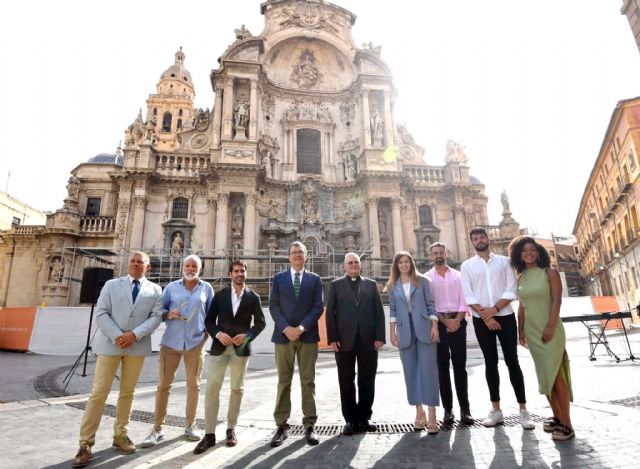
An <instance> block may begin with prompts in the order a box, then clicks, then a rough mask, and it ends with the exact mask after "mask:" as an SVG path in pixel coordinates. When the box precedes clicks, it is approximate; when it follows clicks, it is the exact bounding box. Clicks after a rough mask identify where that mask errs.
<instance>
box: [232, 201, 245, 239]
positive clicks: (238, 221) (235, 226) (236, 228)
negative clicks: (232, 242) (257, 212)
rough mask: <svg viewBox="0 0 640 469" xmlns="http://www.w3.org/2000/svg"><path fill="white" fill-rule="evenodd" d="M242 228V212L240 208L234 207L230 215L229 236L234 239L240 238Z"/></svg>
mask: <svg viewBox="0 0 640 469" xmlns="http://www.w3.org/2000/svg"><path fill="white" fill-rule="evenodd" d="M243 228H244V212H243V210H242V207H240V206H239V205H236V206H235V207H234V209H233V213H232V214H231V236H233V237H234V238H236V237H241V236H242V229H243Z"/></svg>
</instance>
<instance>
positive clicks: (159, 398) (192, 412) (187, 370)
mask: <svg viewBox="0 0 640 469" xmlns="http://www.w3.org/2000/svg"><path fill="white" fill-rule="evenodd" d="M205 342H206V338H205V339H203V340H202V342H200V343H199V344H198V345H196V346H195V347H194V348H192V349H190V350H175V349H172V348H171V347H167V346H165V345H161V346H160V371H159V382H158V391H157V392H156V410H155V417H154V421H153V425H154V427H155V430H156V431H160V430H161V429H162V426H163V425H164V419H165V417H166V416H167V406H168V405H169V394H171V386H172V385H173V380H174V379H175V377H176V371H177V370H178V366H179V365H180V359H182V358H184V374H185V378H186V381H187V402H186V406H185V407H186V410H185V416H186V419H185V424H186V426H187V427H190V426H192V425H193V424H194V422H195V421H196V411H197V410H198V398H199V396H200V376H201V375H202V367H203V365H204V356H203V354H202V349H203V348H204V343H205Z"/></svg>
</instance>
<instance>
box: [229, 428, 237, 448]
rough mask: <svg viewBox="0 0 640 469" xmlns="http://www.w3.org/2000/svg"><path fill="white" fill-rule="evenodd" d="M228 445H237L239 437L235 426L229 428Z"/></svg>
mask: <svg viewBox="0 0 640 469" xmlns="http://www.w3.org/2000/svg"><path fill="white" fill-rule="evenodd" d="M226 444H227V446H235V445H237V444H238V439H237V438H236V432H235V430H234V429H233V428H227V441H226Z"/></svg>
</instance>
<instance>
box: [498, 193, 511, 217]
mask: <svg viewBox="0 0 640 469" xmlns="http://www.w3.org/2000/svg"><path fill="white" fill-rule="evenodd" d="M500 202H501V203H502V213H511V210H510V209H509V196H508V195H507V191H505V190H503V191H502V195H501V196H500Z"/></svg>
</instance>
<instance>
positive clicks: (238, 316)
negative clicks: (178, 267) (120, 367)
mask: <svg viewBox="0 0 640 469" xmlns="http://www.w3.org/2000/svg"><path fill="white" fill-rule="evenodd" d="M229 274H230V276H231V285H230V286H228V287H225V288H223V289H222V290H220V291H219V292H218V293H216V295H215V296H214V297H213V301H212V302H211V306H210V308H209V312H208V313H207V317H206V318H205V321H204V324H205V327H206V329H207V332H208V333H209V334H210V335H211V338H212V340H213V342H212V345H211V351H210V353H211V356H210V357H209V363H208V375H207V389H206V391H205V398H204V399H205V402H204V405H205V407H204V420H205V435H204V437H203V438H202V440H200V442H199V443H198V445H197V446H196V447H195V449H194V450H193V452H194V454H201V453H204V452H205V451H206V450H208V449H209V448H211V447H212V446H214V445H215V444H216V433H215V431H216V423H217V420H218V409H219V408H220V388H222V382H223V381H224V374H225V371H226V370H227V367H230V377H229V381H230V383H229V384H230V386H231V395H230V396H229V408H228V411H227V434H226V445H227V446H235V445H236V444H237V442H238V440H237V438H236V432H235V427H236V424H237V423H238V416H239V414H240V404H241V403H242V394H243V391H244V375H245V372H246V371H247V364H248V362H249V355H251V341H252V340H254V339H255V338H256V337H257V336H258V334H260V333H261V332H262V331H263V329H264V327H265V320H264V313H263V312H262V307H261V305H260V297H259V296H258V295H257V294H256V293H255V292H253V291H252V290H250V289H249V288H248V287H247V286H246V285H245V281H246V278H247V263H246V262H245V261H243V260H235V261H233V262H231V264H230V265H229ZM252 320H253V326H252V325H251V322H252Z"/></svg>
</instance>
